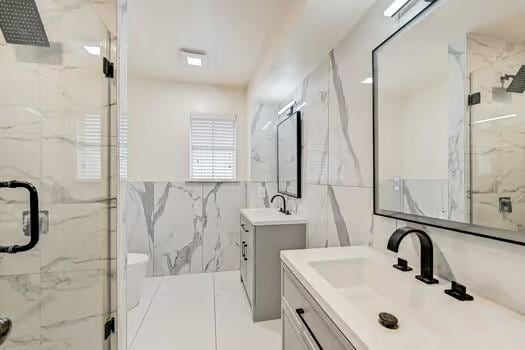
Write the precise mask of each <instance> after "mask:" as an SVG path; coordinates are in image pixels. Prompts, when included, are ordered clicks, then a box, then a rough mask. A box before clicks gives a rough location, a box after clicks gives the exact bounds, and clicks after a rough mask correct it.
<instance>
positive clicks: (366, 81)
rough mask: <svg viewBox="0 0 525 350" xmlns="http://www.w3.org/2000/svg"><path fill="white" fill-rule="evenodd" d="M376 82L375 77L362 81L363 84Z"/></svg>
mask: <svg viewBox="0 0 525 350" xmlns="http://www.w3.org/2000/svg"><path fill="white" fill-rule="evenodd" d="M373 82H374V79H372V78H366V79H365V80H363V81H362V82H361V84H372V83H373Z"/></svg>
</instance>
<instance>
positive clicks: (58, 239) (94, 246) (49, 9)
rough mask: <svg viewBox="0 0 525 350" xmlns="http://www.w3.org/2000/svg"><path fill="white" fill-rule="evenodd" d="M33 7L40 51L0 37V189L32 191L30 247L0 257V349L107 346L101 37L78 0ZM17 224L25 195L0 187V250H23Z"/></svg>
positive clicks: (24, 212) (24, 211)
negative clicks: (3, 323)
mask: <svg viewBox="0 0 525 350" xmlns="http://www.w3.org/2000/svg"><path fill="white" fill-rule="evenodd" d="M0 2H2V3H3V4H2V5H6V3H13V1H12V0H0ZM31 2H32V1H25V0H24V1H19V2H18V4H21V3H31ZM35 3H36V6H37V8H38V11H39V14H40V17H41V20H42V24H43V27H44V29H45V35H46V37H47V38H48V40H49V47H46V46H45V45H42V46H33V45H35V44H34V43H33V44H32V45H21V44H12V43H11V42H12V40H11V39H12V38H13V37H17V35H18V34H19V33H18V34H17V28H10V29H9V30H10V33H9V35H7V34H6V35H4V36H2V35H0V182H2V181H10V180H18V181H24V182H29V183H31V184H32V185H34V186H35V187H36V189H37V191H38V196H39V223H40V240H39V242H38V244H37V245H36V246H35V247H34V248H32V249H31V250H29V251H27V252H21V253H17V254H6V253H0V319H4V318H5V319H10V320H11V322H12V327H11V328H12V329H11V333H10V335H9V337H8V338H7V339H6V340H5V342H4V343H3V344H2V345H0V348H1V349H2V350H3V349H6V350H10V349H20V350H22V349H23V350H34V349H75V350H81V349H86V350H88V349H89V350H98V349H109V348H110V347H111V346H110V342H109V340H106V339H105V335H104V325H105V322H106V321H107V320H108V318H110V315H111V301H110V296H111V283H110V282H111V280H110V277H109V276H110V274H109V273H108V271H109V263H110V261H111V259H110V239H109V238H110V225H111V217H110V193H111V188H110V175H111V174H110V172H111V171H110V167H111V164H112V163H111V159H110V156H111V154H113V153H110V147H109V146H110V141H111V138H110V130H111V123H110V120H111V119H110V110H109V105H110V103H109V96H110V88H111V87H110V83H109V81H108V79H107V78H106V77H105V76H104V74H103V73H102V58H103V57H104V56H106V57H109V55H110V52H109V51H110V50H109V49H108V47H109V33H108V30H107V29H106V27H105V26H104V25H103V23H102V22H101V21H100V19H99V17H98V16H97V15H96V13H95V11H94V10H93V8H92V7H91V5H90V2H88V1H82V0H76V1H65V2H61V1H54V0H37V1H36V2H35ZM14 4H15V5H16V4H17V2H16V1H15V2H14ZM7 5H9V4H7ZM7 5H6V6H7ZM6 6H2V9H1V11H2V13H1V16H2V17H3V18H4V19H5V17H9V16H15V14H13V13H10V12H9V9H8V8H6ZM28 6H29V5H28ZM7 7H8V6H7ZM15 17H16V16H15ZM28 22H31V21H28ZM0 24H1V23H0ZM2 29H4V28H2ZM32 30H37V31H38V28H36V29H35V28H33V29H32ZM6 31H7V30H6ZM35 34H38V33H35ZM41 34H42V33H41ZM27 41H28V42H30V41H31V40H27ZM29 222H30V221H29V200H28V193H27V191H25V190H24V189H23V188H15V189H11V188H0V246H9V245H13V244H19V245H23V244H26V243H27V242H28V241H29V233H30V227H29V226H30V225H29Z"/></svg>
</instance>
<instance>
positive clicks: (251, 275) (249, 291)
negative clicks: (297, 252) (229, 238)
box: [240, 214, 306, 322]
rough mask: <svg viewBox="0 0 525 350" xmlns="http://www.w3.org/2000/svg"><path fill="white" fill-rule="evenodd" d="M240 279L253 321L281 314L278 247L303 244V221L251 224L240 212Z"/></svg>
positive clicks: (301, 245)
mask: <svg viewBox="0 0 525 350" xmlns="http://www.w3.org/2000/svg"><path fill="white" fill-rule="evenodd" d="M240 226H241V227H240V233H241V235H240V237H241V241H240V244H241V247H240V248H241V264H240V270H241V282H242V285H243V287H244V291H245V292H246V296H247V297H248V301H249V303H250V306H251V308H252V319H253V321H254V322H259V321H267V320H274V319H278V318H280V317H281V287H280V285H281V260H280V253H281V250H291V249H304V248H305V247H306V224H285V225H253V224H252V223H251V222H250V221H249V220H248V219H247V218H246V217H244V216H243V215H242V214H241V220H240Z"/></svg>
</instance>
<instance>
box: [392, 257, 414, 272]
mask: <svg viewBox="0 0 525 350" xmlns="http://www.w3.org/2000/svg"><path fill="white" fill-rule="evenodd" d="M392 266H393V267H394V268H396V269H398V270H399V271H403V272H408V271H412V268H411V267H410V266H408V261H406V260H405V259H401V258H397V264H395V265H392Z"/></svg>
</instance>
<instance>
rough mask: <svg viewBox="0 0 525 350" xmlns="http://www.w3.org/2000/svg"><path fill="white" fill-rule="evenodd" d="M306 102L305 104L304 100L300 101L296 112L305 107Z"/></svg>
mask: <svg viewBox="0 0 525 350" xmlns="http://www.w3.org/2000/svg"><path fill="white" fill-rule="evenodd" d="M306 104H307V103H306V102H303V103H301V104H300V105H299V107H297V109H296V111H297V112H298V111H300V110H302V109H303V108H304V107H306Z"/></svg>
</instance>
